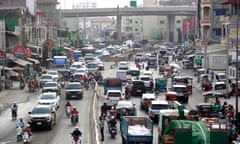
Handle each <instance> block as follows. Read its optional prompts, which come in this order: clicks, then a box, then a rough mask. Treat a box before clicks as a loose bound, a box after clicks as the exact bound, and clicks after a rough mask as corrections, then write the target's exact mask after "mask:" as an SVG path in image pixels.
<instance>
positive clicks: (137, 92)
mask: <svg viewBox="0 0 240 144" xmlns="http://www.w3.org/2000/svg"><path fill="white" fill-rule="evenodd" d="M143 93H146V87H145V85H144V82H143V81H141V80H133V81H132V82H131V95H132V96H142V94H143Z"/></svg>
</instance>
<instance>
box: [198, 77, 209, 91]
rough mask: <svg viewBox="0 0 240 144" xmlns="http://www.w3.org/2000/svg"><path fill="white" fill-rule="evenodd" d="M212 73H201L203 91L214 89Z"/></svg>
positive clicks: (200, 80)
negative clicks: (211, 78)
mask: <svg viewBox="0 0 240 144" xmlns="http://www.w3.org/2000/svg"><path fill="white" fill-rule="evenodd" d="M210 77H211V76H210V75H208V74H201V76H200V79H199V82H200V84H201V87H202V90H203V91H211V90H212V84H211V82H210Z"/></svg>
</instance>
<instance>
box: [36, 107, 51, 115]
mask: <svg viewBox="0 0 240 144" xmlns="http://www.w3.org/2000/svg"><path fill="white" fill-rule="evenodd" d="M48 113H50V109H49V108H34V109H33V110H32V114H48Z"/></svg>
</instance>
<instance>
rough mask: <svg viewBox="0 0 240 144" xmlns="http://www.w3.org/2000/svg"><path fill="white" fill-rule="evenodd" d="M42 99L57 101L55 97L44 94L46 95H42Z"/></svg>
mask: <svg viewBox="0 0 240 144" xmlns="http://www.w3.org/2000/svg"><path fill="white" fill-rule="evenodd" d="M40 99H42V100H43V99H48V100H50V99H55V96H54V95H50V94H44V95H42V96H41V97H40Z"/></svg>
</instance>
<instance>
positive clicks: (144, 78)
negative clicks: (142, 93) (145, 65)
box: [140, 77, 150, 81]
mask: <svg viewBox="0 0 240 144" xmlns="http://www.w3.org/2000/svg"><path fill="white" fill-rule="evenodd" d="M140 80H142V81H150V78H149V77H141V78H140Z"/></svg>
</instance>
